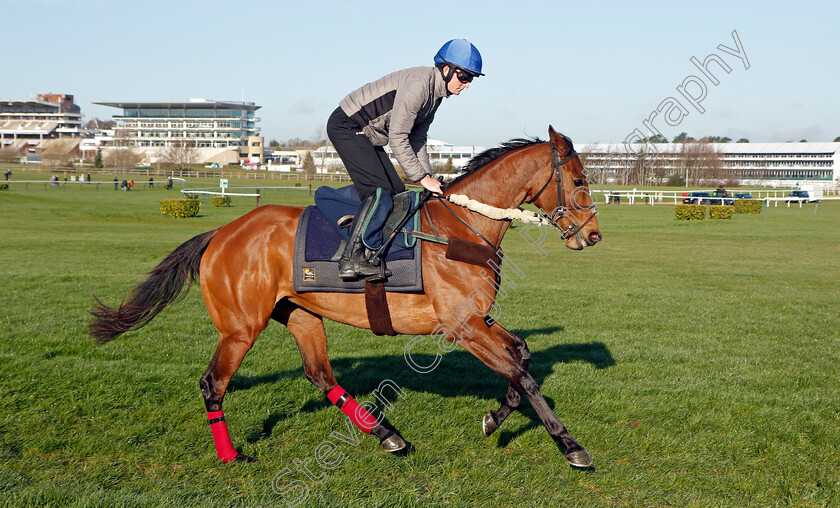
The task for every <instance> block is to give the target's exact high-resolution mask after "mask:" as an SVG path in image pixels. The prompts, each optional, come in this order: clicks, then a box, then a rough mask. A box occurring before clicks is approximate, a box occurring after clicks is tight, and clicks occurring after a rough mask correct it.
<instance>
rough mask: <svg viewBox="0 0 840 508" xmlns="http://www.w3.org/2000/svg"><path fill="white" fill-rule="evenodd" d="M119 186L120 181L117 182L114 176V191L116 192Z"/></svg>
mask: <svg viewBox="0 0 840 508" xmlns="http://www.w3.org/2000/svg"><path fill="white" fill-rule="evenodd" d="M119 184H120V181H119V180H117V177H116V176H115V177H114V190H117V187H118V186H119Z"/></svg>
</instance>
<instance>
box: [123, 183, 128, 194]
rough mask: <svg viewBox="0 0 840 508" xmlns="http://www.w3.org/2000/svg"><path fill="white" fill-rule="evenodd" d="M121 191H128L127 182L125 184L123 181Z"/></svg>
mask: <svg viewBox="0 0 840 508" xmlns="http://www.w3.org/2000/svg"><path fill="white" fill-rule="evenodd" d="M122 190H123V192H125V191H127V190H128V182H126V181H125V180H123V181H122Z"/></svg>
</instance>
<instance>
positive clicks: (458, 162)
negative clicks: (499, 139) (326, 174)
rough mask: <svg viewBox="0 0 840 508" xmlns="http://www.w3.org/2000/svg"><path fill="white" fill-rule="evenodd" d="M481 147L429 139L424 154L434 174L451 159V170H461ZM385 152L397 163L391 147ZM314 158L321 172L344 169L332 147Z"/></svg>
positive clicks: (320, 150)
mask: <svg viewBox="0 0 840 508" xmlns="http://www.w3.org/2000/svg"><path fill="white" fill-rule="evenodd" d="M484 150H485V148H484V147H483V146H456V145H452V144H451V143H446V142H443V141H438V140H436V139H429V140H428V141H427V142H426V152H427V153H428V154H429V161H430V162H431V163H432V169H433V170H434V171H436V172H439V171H442V170H443V169H444V168H445V167H446V165H447V164H448V162H449V159H450V157H451V158H452V168H453V170H454V171H458V170H459V169H461V168H462V167H463V166H464V165H465V164H466V163H467V162H468V161H469V160H470V159H471V158H473V157H474V156H476V155H478V154H480V153H481V152H483V151H484ZM385 152H387V153H388V154H389V156H390V159H391V162H393V163H394V166H398V165H399V163H398V162H397V160H396V159H394V157H393V155H392V154H391V147H389V146H386V147H385ZM312 156H313V157H314V158H315V164H316V165H318V167H319V169H322V170H336V169H344V163H343V162H341V158H339V156H338V152H336V151H335V148H334V147H333V146H332V145H328V146H322V147H320V148H318V149H317V150H314V151H313V152H312Z"/></svg>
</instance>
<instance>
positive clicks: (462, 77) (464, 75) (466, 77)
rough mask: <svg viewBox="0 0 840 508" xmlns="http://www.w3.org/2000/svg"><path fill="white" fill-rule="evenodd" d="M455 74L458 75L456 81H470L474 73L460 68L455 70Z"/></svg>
mask: <svg viewBox="0 0 840 508" xmlns="http://www.w3.org/2000/svg"><path fill="white" fill-rule="evenodd" d="M455 76H457V77H458V81H460V82H461V83H471V82H472V80H473V78H475V75H474V74H472V73H470V72H467V71H464V70H461V69H457V70H456V71H455Z"/></svg>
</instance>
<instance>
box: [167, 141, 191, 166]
mask: <svg viewBox="0 0 840 508" xmlns="http://www.w3.org/2000/svg"><path fill="white" fill-rule="evenodd" d="M197 159H198V150H196V148H195V142H194V141H189V140H179V141H174V142H173V143H172V145H171V146H169V147H167V148H166V150H164V152H163V155H161V158H160V162H161V163H162V164H164V165H165V166H166V167H167V168H168V169H190V165H192V164H195V163H196V162H197Z"/></svg>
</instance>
